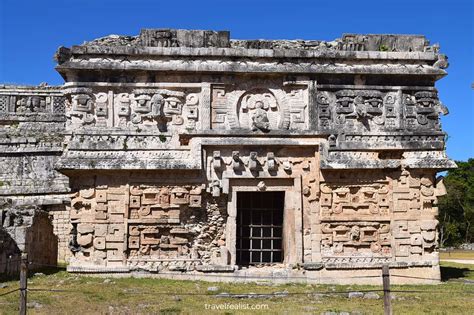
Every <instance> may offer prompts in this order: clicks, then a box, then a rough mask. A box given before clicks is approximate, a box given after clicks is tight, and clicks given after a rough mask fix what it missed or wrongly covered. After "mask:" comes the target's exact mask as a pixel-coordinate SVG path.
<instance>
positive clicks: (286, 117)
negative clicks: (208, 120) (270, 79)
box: [211, 84, 308, 132]
mask: <svg viewBox="0 0 474 315" xmlns="http://www.w3.org/2000/svg"><path fill="white" fill-rule="evenodd" d="M247 85H248V86H247ZM247 85H245V86H242V87H239V89H236V88H235V87H231V86H229V87H226V86H225V85H213V88H212V100H211V106H212V125H213V128H215V129H224V128H225V129H248V130H252V131H257V130H260V131H263V132H267V131H270V130H278V129H305V128H307V123H308V113H307V104H308V103H307V98H308V96H307V91H306V86H303V87H301V88H296V87H295V88H293V87H291V88H287V87H283V88H266V87H260V88H254V87H252V86H251V85H250V84H247Z"/></svg>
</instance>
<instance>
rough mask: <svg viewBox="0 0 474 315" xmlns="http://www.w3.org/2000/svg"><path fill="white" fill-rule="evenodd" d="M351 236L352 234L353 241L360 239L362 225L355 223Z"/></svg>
mask: <svg viewBox="0 0 474 315" xmlns="http://www.w3.org/2000/svg"><path fill="white" fill-rule="evenodd" d="M350 236H351V241H358V240H359V239H360V227H359V226H357V225H354V226H353V227H352V228H351V233H350Z"/></svg>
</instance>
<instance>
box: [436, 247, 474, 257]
mask: <svg viewBox="0 0 474 315" xmlns="http://www.w3.org/2000/svg"><path fill="white" fill-rule="evenodd" d="M439 257H440V259H474V251H472V250H460V249H455V250H451V251H446V252H440V254H439Z"/></svg>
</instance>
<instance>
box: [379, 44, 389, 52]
mask: <svg viewBox="0 0 474 315" xmlns="http://www.w3.org/2000/svg"><path fill="white" fill-rule="evenodd" d="M379 50H380V51H388V46H387V45H380V47H379Z"/></svg>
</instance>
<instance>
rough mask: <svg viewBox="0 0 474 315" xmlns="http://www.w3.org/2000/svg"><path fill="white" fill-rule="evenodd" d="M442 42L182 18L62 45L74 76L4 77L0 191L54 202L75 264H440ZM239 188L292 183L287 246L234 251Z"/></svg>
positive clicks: (65, 254)
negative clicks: (258, 254)
mask: <svg viewBox="0 0 474 315" xmlns="http://www.w3.org/2000/svg"><path fill="white" fill-rule="evenodd" d="M382 48H383V49H382ZM438 50H439V47H437V46H430V45H429V43H428V41H427V40H426V39H425V37H424V36H418V35H372V34H366V35H361V34H345V35H344V36H343V37H341V38H340V39H336V40H334V41H331V42H324V41H319V40H300V41H291V40H232V39H230V35H229V32H225V31H219V32H215V31H197V30H179V29H145V30H142V31H141V33H140V34H139V35H138V36H110V37H104V38H100V39H97V40H94V41H91V42H86V43H84V44H82V45H79V46H73V47H71V48H66V47H61V48H59V49H58V52H57V54H56V56H55V57H56V60H57V62H58V65H57V67H56V69H57V71H58V72H59V73H60V74H61V75H62V77H63V78H64V80H65V81H66V83H65V84H64V86H62V87H54V88H50V87H46V86H41V87H5V88H3V89H0V120H2V121H3V122H4V123H3V125H2V127H1V128H0V140H1V141H0V149H1V150H2V152H1V154H0V160H1V161H2V168H1V169H0V179H1V180H2V182H4V183H5V184H4V185H3V186H2V187H0V194H1V195H2V196H5V197H7V196H8V198H12V199H13V200H14V202H15V203H16V204H31V203H36V204H39V205H41V207H42V209H43V210H46V211H50V213H51V214H52V217H53V224H54V225H55V227H54V232H55V233H56V234H57V236H58V242H59V250H58V252H59V257H60V259H61V260H63V259H65V260H67V261H68V262H69V266H68V268H69V270H70V271H72V272H133V271H147V272H158V273H159V272H165V273H171V274H174V273H175V272H176V274H178V273H177V272H183V274H185V275H189V276H191V275H194V276H200V275H202V274H203V273H213V272H215V273H218V274H220V273H230V274H231V275H235V276H236V277H243V276H245V277H247V276H252V277H253V276H255V277H258V276H273V275H274V272H276V270H280V271H281V272H284V273H286V274H287V275H288V279H291V277H292V276H295V277H306V278H307V279H309V280H315V279H316V280H317V278H318V277H323V278H325V279H334V281H335V282H344V281H349V280H346V279H345V278H344V274H345V273H344V272H349V273H350V272H353V270H354V269H357V270H358V272H360V275H361V276H364V275H372V273H371V272H372V271H371V270H373V269H377V268H380V267H381V265H382V264H386V263H387V264H390V266H391V267H393V268H400V270H399V271H398V272H399V273H405V274H417V273H418V272H421V271H423V272H425V274H427V275H428V276H429V277H431V278H434V279H436V278H439V276H440V274H439V265H438V260H439V258H438V236H437V235H438V234H437V224H438V221H437V219H436V216H437V208H436V202H437V197H438V196H441V195H443V194H444V193H445V192H444V188H443V184H442V180H440V179H437V178H436V173H437V172H439V171H442V170H446V169H449V168H453V167H455V164H454V162H453V161H451V160H450V159H449V158H448V157H447V156H446V153H445V136H446V135H445V133H444V132H443V131H442V128H441V125H440V120H439V116H440V115H442V114H443V115H444V114H447V108H446V107H445V106H444V105H443V104H442V103H441V102H440V100H439V98H438V92H437V90H436V89H435V87H434V85H435V82H436V80H438V79H440V78H442V77H443V76H444V75H446V71H445V69H446V68H447V66H448V63H447V59H446V56H444V55H443V54H440V53H439V51H438ZM240 192H262V193H263V192H283V193H284V196H285V198H284V214H283V225H282V244H283V245H282V248H281V249H282V253H283V255H282V257H283V261H282V263H277V264H273V265H271V266H267V268H258V267H256V266H249V267H245V266H238V265H237V263H236V261H237V260H236V253H237V246H236V242H237V233H236V231H237V228H239V227H238V226H237V224H238V223H237V222H238V220H237V213H238V211H239V210H238V206H237V205H238V204H239V203H237V199H238V198H242V197H239V196H243V195H244V194H239V193H240ZM276 265H277V266H276ZM295 266H300V267H302V268H294V267H295ZM316 266H317V268H315V267H316ZM275 267H278V268H275ZM304 269H306V270H304ZM316 269H318V270H316ZM227 276H228V275H227ZM236 279H238V278H236ZM370 279H371V278H368V280H367V281H370ZM402 280H403V279H402ZM321 281H322V280H321ZM420 282H422V281H421V280H420Z"/></svg>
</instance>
